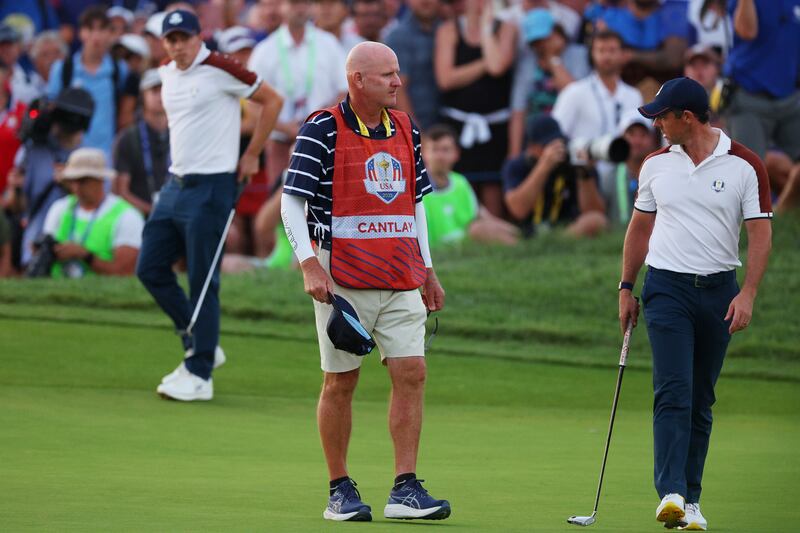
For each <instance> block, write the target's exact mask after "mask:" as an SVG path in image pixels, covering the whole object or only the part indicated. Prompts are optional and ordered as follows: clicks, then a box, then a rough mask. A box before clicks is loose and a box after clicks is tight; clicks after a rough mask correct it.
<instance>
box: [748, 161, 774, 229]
mask: <svg viewBox="0 0 800 533" xmlns="http://www.w3.org/2000/svg"><path fill="white" fill-rule="evenodd" d="M759 163H760V161H759ZM759 167H760V168H758V167H757V168H755V169H754V168H753V167H752V166H748V168H747V172H746V175H745V179H744V190H743V192H742V216H743V217H744V219H745V220H752V219H755V218H772V196H771V195H770V191H769V176H768V175H767V169H766V168H765V167H764V165H763V164H761V165H760V166H759Z"/></svg>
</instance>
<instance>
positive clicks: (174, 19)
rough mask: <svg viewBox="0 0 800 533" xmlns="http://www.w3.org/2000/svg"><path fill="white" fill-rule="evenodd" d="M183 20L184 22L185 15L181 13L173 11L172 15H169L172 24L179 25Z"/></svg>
mask: <svg viewBox="0 0 800 533" xmlns="http://www.w3.org/2000/svg"><path fill="white" fill-rule="evenodd" d="M181 22H183V17H182V16H181V14H180V13H173V14H172V15H170V16H169V23H170V24H172V25H173V26H175V25H178V24H180V23H181Z"/></svg>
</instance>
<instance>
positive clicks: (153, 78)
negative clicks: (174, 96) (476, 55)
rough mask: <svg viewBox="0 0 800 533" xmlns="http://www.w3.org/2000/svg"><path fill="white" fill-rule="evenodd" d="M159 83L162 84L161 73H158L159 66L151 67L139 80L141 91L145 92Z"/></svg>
mask: <svg viewBox="0 0 800 533" xmlns="http://www.w3.org/2000/svg"><path fill="white" fill-rule="evenodd" d="M159 85H161V74H159V73H158V69H157V68H151V69H149V70H145V71H144V73H142V79H141V80H140V81H139V90H140V91H142V92H144V91H147V90H149V89H152V88H153V87H158V86H159Z"/></svg>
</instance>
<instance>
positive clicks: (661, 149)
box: [644, 145, 672, 161]
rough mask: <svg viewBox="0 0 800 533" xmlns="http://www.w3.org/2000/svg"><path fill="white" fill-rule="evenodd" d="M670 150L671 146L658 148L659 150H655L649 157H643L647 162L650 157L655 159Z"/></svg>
mask: <svg viewBox="0 0 800 533" xmlns="http://www.w3.org/2000/svg"><path fill="white" fill-rule="evenodd" d="M670 148H672V145H667V146H665V147H664V148H660V149H658V150H656V151H655V152H653V153H651V154H650V155H648V156H647V157H645V158H644V160H645V161H647V160H648V159H650V158H651V157H655V156H657V155H661V154H666V153H667V152H669V149H670Z"/></svg>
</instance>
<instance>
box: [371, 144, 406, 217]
mask: <svg viewBox="0 0 800 533" xmlns="http://www.w3.org/2000/svg"><path fill="white" fill-rule="evenodd" d="M364 167H365V170H366V172H367V179H365V180H364V187H366V189H367V192H368V193H369V194H374V195H375V196H377V197H378V198H380V199H381V200H383V202H384V203H387V204H390V203H392V202H393V201H394V199H395V198H397V195H398V194H400V193H403V192H405V191H406V181H405V180H404V179H403V168H402V167H401V166H400V161H398V160H397V159H395V158H394V157H392V156H391V155H389V154H387V153H386V152H378V153H377V154H373V155H372V157H370V158H369V159H367V162H366V163H365V164H364Z"/></svg>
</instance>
